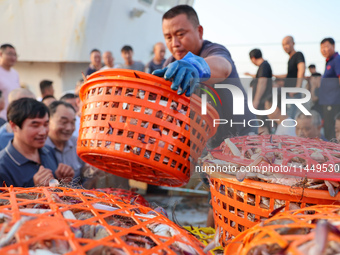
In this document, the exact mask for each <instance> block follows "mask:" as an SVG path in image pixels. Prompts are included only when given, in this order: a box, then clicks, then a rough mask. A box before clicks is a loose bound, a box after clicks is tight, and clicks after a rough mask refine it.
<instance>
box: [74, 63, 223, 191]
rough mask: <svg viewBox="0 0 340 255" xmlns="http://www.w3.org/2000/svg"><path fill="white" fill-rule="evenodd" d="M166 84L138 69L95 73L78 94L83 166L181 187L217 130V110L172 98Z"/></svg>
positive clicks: (191, 100) (194, 100)
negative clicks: (81, 103)
mask: <svg viewBox="0 0 340 255" xmlns="http://www.w3.org/2000/svg"><path fill="white" fill-rule="evenodd" d="M170 84H171V83H170V82H168V81H165V80H164V79H162V78H159V77H156V76H153V75H150V74H146V73H143V72H138V71H131V70H123V69H114V70H105V71H100V72H96V73H94V74H93V75H91V76H90V77H89V79H88V80H87V81H86V82H85V84H84V85H83V86H82V88H81V90H80V98H81V100H82V102H83V107H82V117H81V126H80V130H79V137H78V146H77V152H78V155H79V157H80V158H81V159H82V160H84V161H85V162H87V163H89V164H91V165H93V166H95V167H97V168H99V169H101V170H104V171H107V172H110V173H113V174H115V175H119V176H122V177H125V178H129V179H135V180H139V181H143V182H147V183H149V184H153V185H164V186H181V185H184V184H186V183H187V182H188V180H189V178H190V161H191V160H192V159H193V160H196V159H197V158H198V157H199V156H200V154H201V152H202V149H203V148H204V146H205V144H206V142H207V140H208V139H209V138H210V137H211V136H213V135H214V134H215V132H216V129H217V127H213V119H216V118H218V113H217V111H216V110H215V109H214V108H213V107H212V106H210V105H208V111H207V112H208V114H207V115H204V116H201V115H199V114H197V113H200V112H201V100H200V98H199V97H197V96H192V97H191V98H188V97H185V96H179V95H177V93H176V91H173V90H171V89H170Z"/></svg>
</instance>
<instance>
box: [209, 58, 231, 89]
mask: <svg viewBox="0 0 340 255" xmlns="http://www.w3.org/2000/svg"><path fill="white" fill-rule="evenodd" d="M204 60H205V61H206V62H207V63H208V65H209V67H210V71H211V76H210V79H209V80H208V81H206V83H208V84H215V83H217V82H221V81H224V80H225V79H226V78H228V77H229V75H230V73H231V71H232V66H231V64H230V62H229V61H228V60H226V59H225V58H224V57H220V56H210V57H206V58H205V59H204Z"/></svg>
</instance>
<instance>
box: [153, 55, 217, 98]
mask: <svg viewBox="0 0 340 255" xmlns="http://www.w3.org/2000/svg"><path fill="white" fill-rule="evenodd" d="M152 74H153V75H156V76H159V77H164V78H165V79H166V80H172V84H171V89H173V90H178V89H179V88H180V90H178V91H177V94H178V95H182V94H183V93H184V92H185V95H186V96H187V97H188V96H190V95H191V94H192V93H193V92H194V90H195V88H196V87H197V86H198V84H199V82H200V79H209V78H210V75H211V73H210V67H209V65H208V64H207V62H205V60H204V59H203V58H201V57H199V56H196V55H194V54H192V53H191V52H188V53H187V54H186V55H185V56H184V58H182V59H181V60H177V61H175V62H172V63H171V64H169V65H168V66H167V67H165V68H163V69H158V70H155V71H154V72H153V73H152Z"/></svg>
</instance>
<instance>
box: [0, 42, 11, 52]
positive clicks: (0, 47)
mask: <svg viewBox="0 0 340 255" xmlns="http://www.w3.org/2000/svg"><path fill="white" fill-rule="evenodd" d="M7 48H11V49H14V47H13V45H12V44H9V43H5V44H2V45H1V46H0V51H1V52H3V51H5V50H6V49H7Z"/></svg>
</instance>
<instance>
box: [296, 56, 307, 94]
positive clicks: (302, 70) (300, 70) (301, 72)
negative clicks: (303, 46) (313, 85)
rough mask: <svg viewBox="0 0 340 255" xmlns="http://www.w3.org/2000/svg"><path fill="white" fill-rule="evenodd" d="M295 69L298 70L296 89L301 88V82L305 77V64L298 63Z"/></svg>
mask: <svg viewBox="0 0 340 255" xmlns="http://www.w3.org/2000/svg"><path fill="white" fill-rule="evenodd" d="M297 69H298V72H297V80H296V88H301V86H302V81H303V79H304V77H305V69H306V65H305V63H304V62H300V63H299V64H298V65H297Z"/></svg>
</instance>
